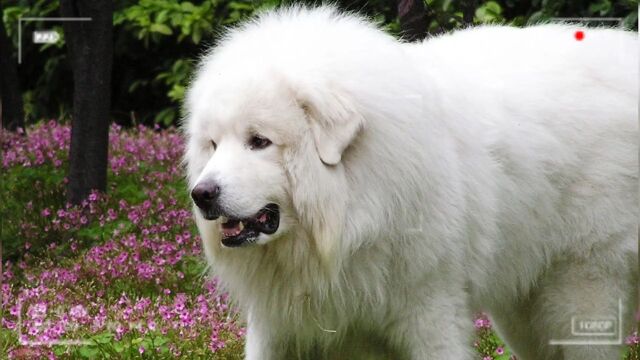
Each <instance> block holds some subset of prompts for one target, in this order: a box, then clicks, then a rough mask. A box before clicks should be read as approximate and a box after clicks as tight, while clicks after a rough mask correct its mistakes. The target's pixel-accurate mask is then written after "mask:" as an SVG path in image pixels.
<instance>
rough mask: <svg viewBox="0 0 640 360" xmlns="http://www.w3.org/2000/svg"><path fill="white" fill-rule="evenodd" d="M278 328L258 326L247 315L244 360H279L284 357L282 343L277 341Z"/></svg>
mask: <svg viewBox="0 0 640 360" xmlns="http://www.w3.org/2000/svg"><path fill="white" fill-rule="evenodd" d="M278 333H279V331H278V329H267V328H266V327H264V326H259V325H258V323H257V321H255V320H252V319H251V316H249V321H248V325H247V337H246V343H245V351H244V353H245V359H246V360H281V359H284V358H285V349H284V346H283V343H282V342H281V341H278V339H277V334H278Z"/></svg>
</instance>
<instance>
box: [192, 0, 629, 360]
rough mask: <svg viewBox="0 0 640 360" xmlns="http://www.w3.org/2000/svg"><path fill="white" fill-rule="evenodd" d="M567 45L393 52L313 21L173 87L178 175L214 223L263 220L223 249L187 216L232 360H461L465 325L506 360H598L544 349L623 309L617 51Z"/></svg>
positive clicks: (260, 27) (602, 38) (613, 40)
mask: <svg viewBox="0 0 640 360" xmlns="http://www.w3.org/2000/svg"><path fill="white" fill-rule="evenodd" d="M576 29H577V28H575V27H572V26H569V25H541V26H535V27H530V28H524V29H517V28H511V27H499V26H492V27H479V28H473V29H467V30H463V31H459V32H456V33H453V34H450V35H444V36H441V37H438V38H434V39H429V40H427V41H425V42H424V43H421V44H403V43H401V42H399V41H397V40H396V39H394V38H392V37H391V36H389V35H386V34H385V33H383V32H382V31H380V30H378V29H377V28H376V27H375V26H374V25H371V24H370V23H368V22H366V21H365V20H363V19H361V18H359V17H357V16H352V15H344V14H339V13H337V12H336V11H335V10H333V9H331V8H328V7H322V8H318V9H302V8H294V9H288V10H280V11H278V12H270V13H266V14H263V15H262V16H260V17H259V18H257V19H256V20H254V21H253V22H250V23H248V24H246V25H244V26H242V27H241V28H239V29H236V30H233V31H231V32H230V33H229V34H228V36H227V37H226V38H225V39H224V40H223V41H222V42H221V43H220V44H219V45H218V46H217V47H215V48H214V49H213V50H212V51H211V53H210V54H208V55H207V56H206V57H205V58H204V59H203V61H202V63H201V66H200V68H199V71H198V73H197V76H196V78H195V80H194V82H193V84H192V86H191V87H190V89H189V92H188V99H187V104H186V108H187V110H188V117H187V119H186V124H185V132H186V136H187V139H188V148H187V153H186V160H187V163H188V173H189V176H188V177H189V180H190V185H191V186H194V185H195V184H196V183H197V182H198V181H200V180H202V179H215V180H216V181H218V182H219V183H220V184H221V187H222V192H221V194H222V195H221V196H222V198H221V201H222V204H223V205H224V207H225V208H226V209H228V211H231V212H233V213H234V214H236V215H238V216H250V215H251V214H254V213H255V212H256V211H258V210H259V209H260V208H261V207H263V206H264V205H266V204H267V203H269V202H276V203H278V204H279V205H280V208H281V211H282V221H281V225H280V229H279V230H278V231H277V232H276V233H275V234H273V235H271V236H267V235H264V234H262V235H261V236H260V239H259V241H258V244H257V245H251V246H247V247H242V248H225V247H223V246H222V245H221V243H220V230H219V224H218V221H206V220H204V219H203V217H202V216H201V215H200V213H199V212H198V211H195V218H196V220H197V224H198V227H199V230H200V232H201V234H202V238H203V241H204V246H205V249H206V254H207V257H208V260H209V262H210V264H211V265H212V268H213V270H214V273H215V274H216V275H217V276H219V277H220V279H221V280H222V282H223V283H224V284H225V286H226V288H227V289H228V290H229V291H230V293H231V295H232V297H233V298H234V299H235V300H236V301H237V303H238V304H239V306H240V307H241V309H242V310H243V311H244V313H245V314H246V315H247V319H248V335H247V345H246V358H247V359H291V358H309V359H319V358H333V359H347V358H348V359H353V358H357V356H365V355H366V354H368V355H370V356H373V355H378V356H379V357H387V358H393V359H421V360H422V359H472V358H474V355H473V354H474V351H473V348H472V345H471V342H472V337H473V326H472V323H471V319H472V314H473V313H474V312H475V311H478V310H485V311H488V312H489V313H490V314H491V316H492V318H493V319H494V321H495V322H496V323H497V326H498V329H499V331H500V333H501V336H503V337H504V338H505V339H506V341H507V342H508V345H509V346H510V347H511V348H512V349H513V350H514V351H515V352H516V354H517V355H518V356H519V359H523V360H527V359H573V360H581V359H614V358H615V357H616V356H618V354H619V352H620V350H621V346H601V345H594V346H552V345H549V343H548V342H549V340H550V339H567V338H569V339H575V337H572V336H571V334H570V326H571V320H570V319H571V317H572V316H574V315H576V316H582V317H589V316H593V317H595V316H617V311H616V310H617V302H618V299H621V300H622V302H623V304H624V307H625V313H624V318H625V320H626V323H625V324H624V329H625V331H627V330H628V329H629V327H630V324H631V318H632V316H631V314H632V310H633V308H634V306H635V301H636V296H637V278H638V271H637V268H638V263H637V247H636V234H637V219H638V199H637V193H638V183H637V180H638V125H637V116H638V106H637V99H638V51H637V45H638V42H637V40H636V34H633V33H627V32H623V31H616V30H608V29H586V30H585V39H584V40H583V41H577V40H575V39H574V36H573V34H574V32H575V30H576ZM254 132H256V133H259V134H261V135H263V136H266V137H267V138H269V139H271V140H272V141H273V143H274V145H272V146H270V147H268V148H266V149H263V150H258V151H253V150H250V149H249V148H248V147H247V146H246V140H247V138H248V136H249V135H250V134H251V133H254ZM211 139H213V140H215V141H216V143H217V144H218V148H217V150H216V151H213V149H212V147H211V145H210V140H211Z"/></svg>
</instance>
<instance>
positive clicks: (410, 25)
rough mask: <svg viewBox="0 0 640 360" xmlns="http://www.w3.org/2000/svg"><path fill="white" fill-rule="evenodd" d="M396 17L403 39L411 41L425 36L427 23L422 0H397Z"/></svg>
mask: <svg viewBox="0 0 640 360" xmlns="http://www.w3.org/2000/svg"><path fill="white" fill-rule="evenodd" d="M398 17H399V19H400V29H401V30H402V37H403V38H404V39H405V40H407V41H410V42H412V41H417V40H422V39H424V38H425V36H427V33H428V31H429V24H428V23H427V11H426V8H425V5H424V3H423V1H422V0H398Z"/></svg>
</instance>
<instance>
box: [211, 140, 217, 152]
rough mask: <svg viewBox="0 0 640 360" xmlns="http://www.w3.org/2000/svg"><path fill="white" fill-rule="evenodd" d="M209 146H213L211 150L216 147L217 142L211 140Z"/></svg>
mask: <svg viewBox="0 0 640 360" xmlns="http://www.w3.org/2000/svg"><path fill="white" fill-rule="evenodd" d="M211 147H212V148H213V150H215V149H216V148H217V147H218V144H216V142H215V141H213V140H211Z"/></svg>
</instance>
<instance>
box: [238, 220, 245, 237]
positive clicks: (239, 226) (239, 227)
mask: <svg viewBox="0 0 640 360" xmlns="http://www.w3.org/2000/svg"><path fill="white" fill-rule="evenodd" d="M242 230H244V223H243V222H242V221H240V224H238V234H239V233H240V232H242Z"/></svg>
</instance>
